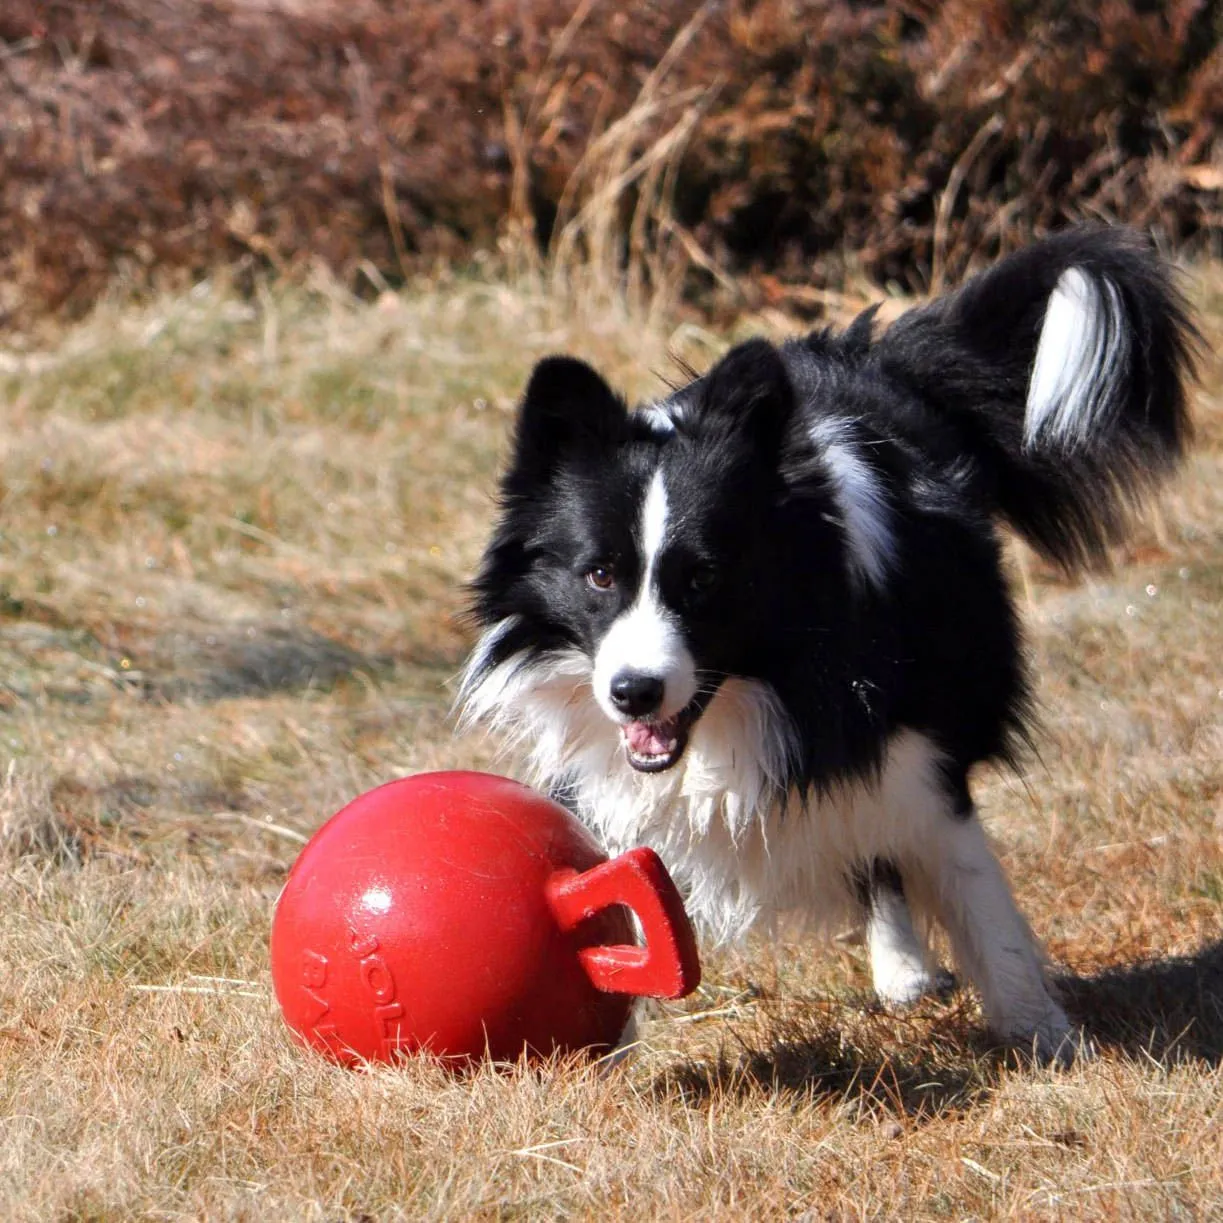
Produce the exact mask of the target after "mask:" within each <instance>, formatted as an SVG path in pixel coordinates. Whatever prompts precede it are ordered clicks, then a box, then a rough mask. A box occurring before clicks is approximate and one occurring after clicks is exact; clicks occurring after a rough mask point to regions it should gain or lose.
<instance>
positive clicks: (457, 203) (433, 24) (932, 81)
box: [0, 0, 1223, 320]
mask: <svg viewBox="0 0 1223 1223" xmlns="http://www.w3.org/2000/svg"><path fill="white" fill-rule="evenodd" d="M1221 33H1223V3H1220V2H1219V0H1173V2H1171V3H1164V4H1160V3H1150V2H1143V0H1132V2H1127V0H1016V2H1013V3H1007V2H1004V0H903V2H892V3H884V4H874V5H872V4H866V3H861V2H855V0H822V2H821V0H758V2H756V3H750V2H748V0H726V2H724V3H712V4H706V5H704V6H701V5H698V4H695V3H692V2H691V0H654V2H653V3H642V4H634V5H632V6H624V5H619V4H613V3H610V2H605V0H594V2H590V0H585V2H579V3H577V4H574V3H573V2H572V0H381V2H379V0H91V2H90V3H84V2H82V0H7V3H5V4H4V5H3V7H2V10H0V282H2V287H0V309H2V310H3V315H4V316H7V317H8V318H9V319H10V320H11V319H14V318H17V319H20V318H22V317H25V316H28V315H30V314H31V313H35V312H38V311H44V310H47V309H51V310H67V311H69V312H74V313H75V312H80V311H81V310H83V309H84V308H86V307H87V306H88V305H89V304H90V303H91V302H92V301H93V300H95V298H96V297H97V295H98V294H99V292H100V291H101V290H102V289H103V287H104V286H106V285H107V284H108V283H109V282H110V281H111V280H112V279H113V278H114V277H115V275H116V274H119V275H121V276H124V277H127V278H129V279H132V280H134V281H135V282H137V283H142V282H145V281H147V280H148V278H149V277H150V275H151V274H152V273H153V272H154V270H156V272H157V273H158V274H159V275H161V274H163V273H165V272H166V271H168V270H173V269H179V270H182V271H184V272H186V273H189V274H192V275H197V274H199V273H201V272H202V271H204V270H206V269H208V268H210V267H213V266H215V265H217V264H218V263H230V264H232V263H233V262H235V261H238V262H239V263H240V265H241V266H243V267H245V268H247V269H248V270H253V269H257V268H267V269H274V270H277V271H283V270H286V269H295V268H297V267H299V266H300V265H301V264H302V263H304V262H321V263H322V264H324V265H326V266H327V267H328V268H329V269H331V270H333V271H334V272H335V273H336V274H338V275H339V276H340V277H341V278H343V279H344V280H345V281H347V282H349V283H352V284H354V285H356V284H361V283H364V284H366V285H370V284H376V283H377V281H378V279H379V278H383V279H386V280H387V281H389V282H392V283H393V282H395V281H398V280H401V279H402V278H403V277H404V276H405V275H407V274H411V273H414V272H416V271H419V270H420V269H422V268H427V267H429V266H432V265H433V264H434V263H435V262H436V261H437V260H439V259H442V260H446V261H456V260H458V261H462V260H464V259H465V258H467V257H468V256H469V255H471V254H472V253H473V252H475V251H477V250H486V249H489V248H493V247H495V245H496V244H497V243H498V242H502V243H505V242H506V241H507V239H510V240H512V239H514V238H515V237H518V238H523V237H525V238H526V239H527V240H528V242H529V244H530V245H531V246H533V247H534V248H536V249H546V247H547V246H548V243H549V242H550V241H553V240H554V238H555V233H554V231H555V228H556V225H557V221H558V216H559V219H560V221H561V222H562V223H563V222H564V221H565V220H566V219H571V218H572V217H573V216H574V215H575V214H576V213H577V212H578V210H579V209H580V208H581V206H582V203H583V199H584V197H590V196H591V195H592V194H594V193H596V192H598V191H600V190H602V191H604V199H603V203H604V204H605V205H611V206H613V207H614V209H616V210H618V216H619V218H620V220H621V221H622V222H623V229H624V230H625V231H627V230H628V229H629V228H630V226H631V221H632V217H633V215H634V207H635V203H636V202H637V196H638V195H639V194H640V193H641V192H644V191H648V192H650V193H651V199H650V208H649V210H648V215H645V216H644V217H643V216H641V215H639V216H638V233H637V240H638V241H639V242H641V243H648V242H649V241H650V239H651V237H657V232H656V231H657V227H658V226H659V225H664V224H665V225H668V226H670V227H671V232H672V233H673V234H678V235H679V236H680V238H681V239H682V242H683V246H684V250H685V252H686V255H687V258H688V263H689V265H690V266H691V267H692V268H693V279H692V281H691V282H690V286H689V287H690V289H695V290H697V291H699V290H700V289H701V287H702V280H704V283H705V284H709V283H712V282H711V281H710V280H709V277H708V276H704V277H702V274H701V273H700V270H699V269H700V268H701V267H704V268H705V269H707V270H708V269H711V268H712V269H718V270H725V271H726V272H729V273H731V274H732V275H733V274H739V273H743V272H749V273H756V274H757V275H756V276H755V278H754V279H755V283H756V284H757V286H759V285H761V284H763V285H765V286H766V288H768V289H769V290H770V291H771V292H773V293H774V294H775V295H782V296H784V295H786V294H787V292H788V291H789V290H788V288H787V286H789V285H796V286H799V285H802V286H809V285H814V286H819V285H822V284H830V283H835V282H836V281H837V280H838V278H840V277H842V276H843V274H844V270H845V260H846V258H847V256H851V257H852V259H853V261H854V266H855V267H856V268H858V269H860V270H861V271H862V272H864V273H865V274H866V275H867V276H868V277H870V278H871V279H873V280H875V281H876V282H878V283H880V284H886V283H887V282H889V281H895V282H897V283H898V284H900V285H901V286H902V287H904V288H906V289H919V290H920V289H922V288H925V287H927V285H928V284H929V282H930V280H931V278H932V277H933V278H934V279H936V280H937V279H939V278H941V277H943V276H944V275H946V276H955V275H958V274H959V273H960V272H962V271H963V269H964V267H965V266H967V265H968V264H969V263H970V262H972V261H973V260H974V259H977V258H986V257H992V256H993V255H995V254H997V253H998V252H999V251H1000V250H1003V249H1007V248H1009V247H1012V246H1014V245H1017V244H1019V243H1021V242H1022V241H1024V240H1026V239H1028V238H1029V237H1030V236H1031V235H1032V234H1033V233H1035V232H1038V231H1041V230H1044V229H1047V228H1050V227H1053V226H1056V225H1058V224H1060V223H1063V222H1065V221H1066V220H1067V219H1069V218H1075V217H1082V216H1098V217H1102V218H1108V219H1117V220H1126V221H1130V222H1133V223H1136V224H1139V225H1143V226H1148V227H1152V228H1154V229H1155V230H1156V232H1157V233H1158V234H1160V235H1161V236H1162V237H1163V238H1164V239H1165V240H1166V241H1167V242H1168V243H1169V244H1172V245H1175V246H1183V245H1185V244H1190V245H1195V246H1204V247H1207V248H1213V247H1214V246H1216V245H1217V238H1218V235H1219V232H1220V199H1219V189H1220V187H1221V186H1223V161H1221V160H1220V149H1219V144H1220V139H1219V136H1220V117H1221V116H1223V49H1221V45H1220V35H1221ZM626 117H627V119H626ZM617 121H621V127H620V129H617V130H618V140H619V143H618V144H617V150H618V152H619V153H620V154H622V155H623V159H622V161H621V162H618V163H616V165H618V166H619V167H620V168H621V169H623V168H624V167H625V166H630V167H631V165H632V158H633V157H640V156H641V155H642V154H643V153H646V152H648V150H650V149H651V148H655V147H658V144H659V142H660V141H663V140H665V139H666V138H667V136H668V134H670V135H671V136H672V137H673V139H672V142H671V144H670V145H669V146H668V147H667V152H666V156H665V157H661V158H659V159H658V161H657V163H656V164H654V165H653V166H652V167H650V166H644V167H643V166H642V165H638V167H637V172H636V173H633V172H632V171H631V169H630V171H629V172H628V173H626V174H624V175H622V176H621V178H620V180H618V181H615V182H611V183H610V184H609V183H608V182H607V181H606V179H604V180H600V179H599V178H598V175H597V174H596V173H594V172H593V169H597V168H599V167H594V168H593V169H592V166H591V159H590V158H588V159H587V161H586V162H585V163H584V162H583V157H584V155H586V154H587V153H588V151H590V150H592V149H594V150H595V152H596V154H597V156H596V158H595V160H598V158H600V157H603V158H605V157H606V156H607V155H608V154H607V146H606V143H605V144H604V145H599V144H598V141H599V139H600V137H606V136H607V133H608V132H609V130H610V129H612V128H613V127H614V125H615V124H616V123H617ZM613 161H614V159H613ZM601 168H603V169H606V165H604V166H603V167H601ZM762 274H763V275H762ZM796 299H797V300H800V301H801V291H800V292H798V293H797V294H796Z"/></svg>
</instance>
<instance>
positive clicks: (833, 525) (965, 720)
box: [459, 228, 1197, 1060]
mask: <svg viewBox="0 0 1223 1223" xmlns="http://www.w3.org/2000/svg"><path fill="white" fill-rule="evenodd" d="M1196 345H1197V332H1196V331H1195V329H1194V327H1193V325H1192V322H1191V321H1190V318H1189V315H1188V312H1187V309H1186V306H1185V303H1184V301H1183V299H1182V298H1181V296H1180V295H1179V293H1178V291H1177V289H1176V288H1175V286H1174V284H1173V281H1172V275H1171V273H1170V271H1169V270H1168V269H1167V268H1166V267H1165V266H1164V265H1163V264H1162V263H1161V262H1160V260H1159V259H1158V258H1157V257H1156V255H1155V254H1154V253H1153V252H1152V251H1151V250H1150V248H1149V247H1148V245H1147V243H1146V242H1145V240H1144V239H1142V238H1140V237H1138V236H1137V235H1135V234H1134V233H1132V232H1129V231H1126V230H1121V229H1100V228H1078V229H1072V230H1068V231H1066V232H1063V233H1061V234H1059V235H1056V236H1054V237H1051V238H1049V239H1046V240H1044V241H1041V242H1038V243H1036V244H1034V245H1032V246H1030V247H1028V248H1027V249H1025V250H1022V251H1020V252H1018V253H1017V254H1014V255H1012V256H1010V257H1008V258H1006V259H1004V260H1002V261H1001V262H1000V263H998V264H997V265H995V266H994V267H993V268H992V269H991V270H989V271H986V272H984V273H983V274H981V275H979V276H977V277H976V278H975V279H972V280H970V281H968V282H967V283H966V284H965V285H964V286H963V287H962V288H960V289H959V291H958V292H955V293H952V294H949V295H947V296H944V297H942V298H940V299H938V300H935V301H933V302H932V303H930V304H928V305H924V306H921V307H919V308H916V309H913V310H911V311H909V312H908V313H906V314H904V315H903V316H902V317H901V318H900V319H899V320H898V321H896V322H894V323H893V324H892V325H891V326H890V327H888V328H887V329H886V330H882V331H881V332H879V329H877V327H876V325H875V320H874V310H870V311H867V312H866V313H865V314H863V315H861V316H860V317H859V318H858V319H857V320H856V321H855V322H854V323H853V324H852V325H851V326H850V327H849V328H848V330H846V331H844V332H843V333H841V334H835V333H833V332H832V331H818V332H815V333H813V334H811V335H809V336H807V337H806V338H805V339H798V340H790V341H787V342H786V343H784V344H781V345H780V346H774V345H773V344H770V343H767V342H766V341H764V340H759V339H757V340H751V341H748V342H747V343H744V344H741V345H739V346H738V347H736V348H733V349H732V350H731V351H730V352H729V353H728V354H727V355H726V356H725V357H724V358H722V360H721V361H719V362H718V363H717V364H716V365H715V366H714V367H713V368H712V369H711V370H710V371H709V372H708V373H706V374H704V375H703V376H701V377H697V378H695V379H694V380H693V381H691V382H689V383H688V384H687V385H686V386H683V387H680V388H678V389H676V390H674V391H673V392H672V393H671V394H669V395H668V396H666V397H665V398H663V399H661V400H659V401H658V402H653V403H647V404H644V405H641V406H638V407H636V408H634V409H631V410H630V409H629V408H628V406H627V405H626V404H625V402H624V401H623V400H622V399H621V398H619V397H618V396H617V395H616V394H615V393H614V392H613V391H612V390H611V389H610V388H609V387H608V385H607V384H606V383H605V382H604V381H603V379H602V378H601V377H600V376H599V375H598V374H597V373H596V372H595V371H594V370H593V369H591V368H590V367H589V366H588V365H586V364H584V363H582V362H581V361H578V360H575V359H572V358H570V357H560V356H558V357H549V358H547V359H546V360H543V361H541V362H540V363H539V365H538V366H537V367H536V368H535V370H534V372H533V374H532V376H531V378H530V382H529V385H528V386H527V389H526V393H525V396H524V398H523V400H522V404H521V408H520V412H519V415H518V418H517V427H516V431H515V436H514V442H513V452H512V456H511V458H510V462H509V464H508V469H507V471H506V473H505V474H504V477H503V479H502V483H501V496H500V513H499V517H498V520H497V522H496V525H495V528H494V531H493V534H492V538H491V540H490V542H489V545H488V548H487V551H486V553H485V555H484V558H483V561H482V564H481V567H480V569H479V572H478V574H477V576H476V577H475V579H474V581H473V583H472V605H473V617H474V620H475V622H476V623H477V625H478V626H479V628H480V631H481V636H480V639H479V641H478V643H477V645H476V648H475V650H474V652H473V654H472V656H471V659H470V661H469V663H468V665H467V668H466V671H465V674H464V677H463V681H462V685H461V689H460V693H459V702H460V707H461V710H462V722H463V723H464V724H471V723H476V722H483V723H485V724H487V725H489V726H491V727H492V728H494V729H495V730H497V731H499V732H501V733H502V734H504V735H506V736H507V737H508V740H509V741H510V743H511V744H513V745H516V746H517V747H519V748H520V749H525V756H526V758H527V760H528V761H529V766H530V771H531V774H532V779H533V780H534V782H535V783H536V784H538V785H541V786H544V787H546V788H547V789H548V790H549V792H550V793H552V794H553V795H554V796H556V797H558V798H560V799H561V800H562V801H564V802H565V803H566V804H567V805H569V806H570V807H571V808H572V809H574V810H576V811H577V812H578V814H579V815H580V816H581V817H582V819H583V820H585V821H586V822H587V824H588V825H589V826H590V827H591V828H592V829H593V830H594V832H595V833H596V834H597V835H598V836H599V837H601V839H602V840H603V842H604V844H605V846H606V848H607V849H608V851H609V852H611V853H617V852H620V851H621V850H623V849H626V848H628V847H630V846H632V845H636V844H648V845H652V846H653V847H654V848H655V849H656V850H657V851H658V852H659V853H660V854H661V856H662V857H663V860H664V861H665V862H666V863H667V865H668V867H669V868H670V870H671V871H672V873H673V874H674V876H675V878H676V881H677V883H678V884H679V885H680V887H681V889H682V890H683V892H684V894H685V896H686V898H687V903H688V906H689V911H690V913H691V914H692V916H693V917H694V919H695V920H696V922H697V924H698V927H701V928H704V929H705V930H706V931H707V932H709V933H711V934H712V935H714V936H717V937H729V936H733V935H738V934H740V933H742V932H744V931H746V930H747V929H749V928H750V927H752V926H754V925H757V924H760V923H765V924H767V923H769V921H770V920H771V919H772V918H774V917H775V916H776V915H779V914H781V913H783V912H785V911H792V910H797V911H800V912H802V913H805V914H806V915H807V916H808V917H809V918H812V919H814V920H815V921H816V922H817V923H819V924H822V925H823V926H825V927H827V926H829V925H830V924H831V923H833V922H838V921H842V920H845V919H846V918H847V917H850V916H854V917H857V918H859V919H861V920H864V921H865V926H866V933H867V942H868V946H869V953H870V964H871V972H872V978H873V984H874V988H875V990H876V992H877V994H878V995H879V997H880V999H881V1000H882V1001H884V1002H885V1003H889V1004H903V1003H907V1002H911V1001H913V1000H915V999H916V998H918V997H919V996H920V995H922V994H924V993H926V992H928V991H930V990H933V989H936V988H939V987H940V986H941V985H943V984H945V981H946V974H943V973H941V971H940V970H939V968H938V966H937V964H936V963H935V962H934V961H933V959H932V957H931V954H930V952H929V950H928V948H927V946H926V942H925V939H924V936H923V932H924V931H925V930H927V928H928V927H929V925H930V923H931V922H932V921H938V922H940V923H941V924H942V925H943V926H944V927H945V929H946V931H947V934H948V936H949V939H950V943H951V947H952V950H953V953H954V956H955V959H956V962H957V964H958V966H959V968H960V970H961V972H962V973H963V974H964V976H966V977H967V978H968V980H969V981H970V982H971V983H972V984H973V985H974V986H975V987H976V989H977V990H978V991H979V993H980V996H981V1000H982V1004H983V1007H984V1012H985V1016H986V1018H987V1020H988V1022H989V1024H990V1026H991V1028H992V1029H993V1030H994V1032H995V1034H996V1035H997V1036H998V1037H1000V1038H1001V1039H1003V1040H1004V1041H1006V1042H1009V1043H1013V1044H1016V1045H1020V1046H1025V1047H1026V1048H1027V1049H1029V1050H1030V1051H1034V1052H1035V1053H1036V1055H1037V1056H1039V1057H1041V1058H1042V1059H1048V1058H1060V1059H1063V1060H1065V1059H1068V1058H1069V1057H1071V1056H1073V1050H1074V1046H1075V1041H1076V1039H1077V1038H1074V1037H1073V1035H1072V1028H1071V1026H1070V1024H1069V1021H1068V1019H1067V1017H1066V1014H1065V1013H1064V1011H1063V1010H1062V1008H1061V1007H1060V1006H1059V1004H1058V1002H1057V1001H1056V1000H1055V997H1054V995H1053V993H1052V992H1051V990H1050V988H1049V985H1048V983H1047V981H1046V977H1045V974H1044V971H1043V967H1044V960H1043V956H1042V953H1041V951H1040V949H1039V947H1038V945H1037V943H1036V942H1035V940H1034V938H1033V935H1032V934H1031V932H1030V930H1029V928H1028V925H1027V923H1026V921H1025V920H1024V918H1023V917H1022V916H1021V914H1020V913H1019V911H1018V909H1017V908H1016V906H1015V903H1014V901H1013V899H1012V896H1011V892H1010V888H1009V886H1008V884H1007V881H1006V878H1005V876H1004V874H1003V872H1002V869H1001V867H1000V865H999V863H998V860H997V858H996V857H995V856H994V852H993V850H992V849H991V848H990V845H989V843H988V841H987V839H986V836H985V833H984V831H983V830H982V826H981V823H980V822H979V820H978V818H977V813H976V809H975V807H974V805H973V800H972V796H971V786H970V773H971V770H972V766H973V765H975V764H977V763H978V762H980V761H990V760H992V761H1002V762H1005V763H1009V764H1012V765H1014V764H1016V763H1017V760H1018V758H1019V752H1020V750H1021V748H1022V747H1023V746H1024V745H1025V743H1027V742H1028V741H1029V735H1030V727H1031V725H1032V721H1033V702H1032V698H1031V690H1030V687H1029V681H1028V679H1027V678H1026V676H1025V672H1024V660H1023V650H1022V641H1021V635H1020V627H1019V624H1018V622H1017V616H1016V611H1015V608H1014V606H1013V604H1012V601H1011V597H1010V595H1009V593H1008V589H1007V582H1006V579H1005V576H1004V566H1003V563H1002V557H1001V549H1000V541H999V535H998V524H999V523H1006V524H1008V525H1009V526H1011V527H1012V528H1014V529H1015V530H1016V531H1017V532H1018V533H1019V534H1020V535H1021V536H1023V538H1024V539H1026V540H1027V541H1028V543H1030V544H1031V545H1032V546H1033V547H1034V548H1035V549H1036V551H1037V552H1038V553H1039V554H1040V555H1042V556H1043V557H1045V558H1047V559H1048V560H1050V561H1052V562H1055V563H1057V564H1058V565H1060V566H1061V567H1063V568H1064V569H1065V570H1067V571H1070V572H1073V571H1076V570H1081V569H1084V568H1086V567H1087V566H1089V565H1091V564H1092V563H1096V562H1100V561H1102V560H1104V559H1105V558H1106V554H1107V549H1108V547H1109V545H1111V544H1113V543H1115V542H1117V541H1118V540H1119V539H1120V538H1121V537H1122V535H1123V533H1124V532H1125V529H1126V527H1127V525H1128V524H1129V522H1130V520H1131V517H1132V511H1134V510H1135V509H1136V508H1137V507H1138V505H1139V503H1140V502H1141V501H1142V499H1143V497H1144V495H1145V494H1147V493H1149V492H1151V491H1152V490H1153V489H1154V487H1155V486H1156V484H1158V483H1159V481H1160V480H1161V479H1163V478H1164V477H1165V476H1167V475H1168V474H1169V473H1170V472H1171V471H1172V469H1173V468H1174V466H1175V464H1176V462H1177V461H1178V460H1179V459H1180V458H1181V457H1182V455H1183V453H1184V450H1185V448H1186V446H1187V444H1188V441H1189V434H1190V421H1189V417H1188V412H1187V406H1186V383H1187V381H1188V380H1189V379H1190V377H1191V376H1192V374H1193V359H1194V350H1195V347H1196Z"/></svg>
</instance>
